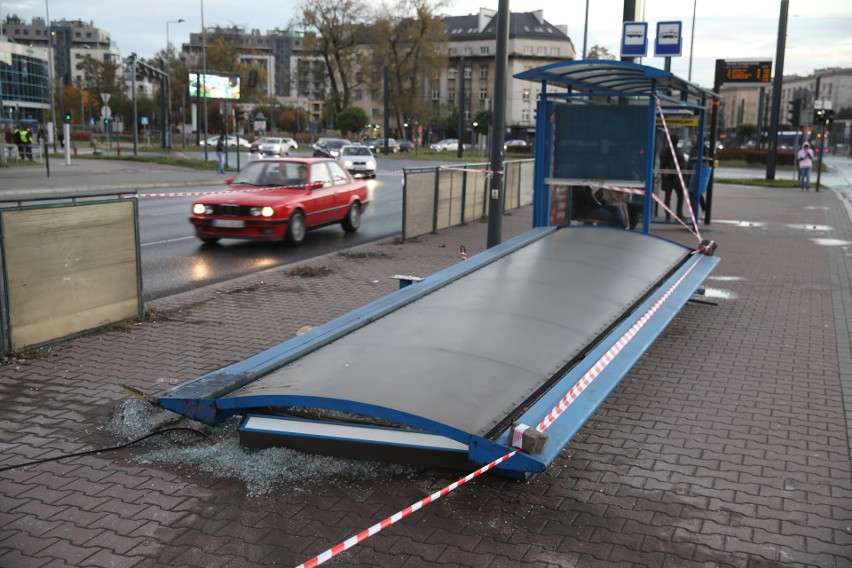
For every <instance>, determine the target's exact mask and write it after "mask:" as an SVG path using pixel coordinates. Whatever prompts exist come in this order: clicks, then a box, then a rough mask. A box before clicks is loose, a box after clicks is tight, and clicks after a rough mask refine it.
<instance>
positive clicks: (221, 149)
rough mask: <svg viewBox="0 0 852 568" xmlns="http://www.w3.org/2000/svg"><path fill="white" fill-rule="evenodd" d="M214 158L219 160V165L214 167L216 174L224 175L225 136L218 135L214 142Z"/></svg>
mask: <svg viewBox="0 0 852 568" xmlns="http://www.w3.org/2000/svg"><path fill="white" fill-rule="evenodd" d="M216 157H217V158H218V159H219V163H218V164H217V165H216V173H217V174H224V173H225V135H224V134H220V135H219V140H217V141H216Z"/></svg>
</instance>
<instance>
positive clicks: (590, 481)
mask: <svg viewBox="0 0 852 568" xmlns="http://www.w3.org/2000/svg"><path fill="white" fill-rule="evenodd" d="M529 214H530V213H529V210H528V209H526V210H523V211H521V212H519V213H516V214H515V215H512V216H510V217H507V218H506V219H505V221H504V229H505V231H504V236H506V237H508V236H510V235H511V234H516V233H517V232H520V231H522V230H524V229H525V228H526V227H527V226H528V224H529ZM714 216H715V218H716V221H715V222H714V224H713V225H712V226H711V227H708V228H704V229H703V231H704V233H705V237H708V238H713V239H716V240H717V241H718V242H719V243H720V250H719V254H720V256H721V257H722V263H721V264H720V266H719V268H718V269H717V271H716V272H715V274H714V275H713V276H712V279H711V280H709V281H708V282H707V287H708V291H709V292H710V293H711V296H714V297H720V298H721V299H719V300H718V302H719V305H718V306H717V307H709V306H706V305H701V304H690V305H687V306H686V307H685V308H684V310H683V311H682V313H681V314H680V315H679V316H678V317H677V318H676V319H675V321H674V322H673V324H672V325H671V326H670V327H669V329H668V330H667V331H666V332H665V333H664V334H663V335H662V336H661V337H660V339H659V340H658V341H657V342H656V343H655V344H654V345H653V346H652V348H651V349H650V350H649V352H648V353H647V354H646V355H645V357H644V358H643V359H642V360H641V361H640V362H639V363H638V364H637V365H636V366H635V367H634V369H633V370H632V371H631V372H630V373H629V374H628V376H627V377H626V378H625V379H624V381H622V383H621V385H619V387H618V388H617V389H616V390H615V391H614V392H613V393H612V395H611V396H610V398H609V399H608V401H607V402H606V403H605V404H604V405H603V406H602V407H601V409H600V410H599V411H598V412H597V413H596V414H595V415H594V416H593V417H592V419H591V420H590V421H589V422H588V423H587V425H586V426H585V427H584V428H583V429H582V430H581V432H580V433H579V435H578V436H577V437H576V438H575V440H574V441H573V442H572V443H571V444H570V445H569V446H568V448H566V450H565V451H564V453H563V455H562V456H561V457H560V458H559V459H558V460H557V461H556V462H555V463H554V464H553V465H552V466H551V467H550V468H549V469H548V470H547V471H546V472H545V473H544V474H541V475H539V476H538V477H536V478H533V479H532V480H530V481H528V482H525V483H518V482H513V481H509V480H506V479H502V478H499V477H485V478H481V479H479V480H477V481H476V482H474V483H473V484H470V485H468V486H465V487H463V488H462V489H460V490H458V491H456V492H454V493H453V494H451V495H450V496H448V497H446V498H444V499H442V500H440V501H438V502H437V503H435V504H433V505H431V506H429V507H428V508H426V509H424V510H422V511H419V512H417V513H415V514H414V515H412V516H411V517H409V518H407V519H405V520H404V521H402V522H400V523H398V524H396V525H394V526H393V527H391V528H389V529H387V530H385V531H383V532H382V533H380V534H378V535H376V536H374V537H372V538H370V539H368V540H367V541H366V542H364V543H362V544H361V545H359V546H358V547H356V548H354V549H352V550H351V551H349V552H347V553H345V554H344V555H343V556H341V557H340V558H338V559H335V560H332V561H330V562H329V563H328V565H332V566H334V565H337V566H404V567H425V566H471V567H479V566H482V567H489V568H497V567H509V566H532V567H549V566H734V567H762V566H767V567H768V566H832V567H844V566H852V561H850V558H852V553H851V552H850V551H852V480H850V471H852V468H850V458H849V436H848V421H847V419H846V415H845V413H844V406H843V405H844V400H846V401H847V404H848V401H849V400H850V396H852V393H850V389H852V385H850V383H849V375H850V367H852V365H850V345H849V336H848V327H849V321H850V316H852V306H850V300H849V298H850V294H849V287H850V281H852V274H850V272H852V263H850V262H849V252H848V251H849V246H848V244H847V245H846V246H824V245H820V244H817V243H816V242H815V241H814V240H813V239H814V238H818V237H833V238H837V239H842V240H845V241H852V223H850V221H849V218H848V216H847V215H845V214H843V211H842V209H841V208H840V207H839V205H838V200H837V198H836V197H835V196H834V195H833V194H832V193H830V192H821V193H819V194H815V193H809V194H803V193H800V192H798V191H795V190H772V189H759V188H744V187H732V186H722V185H720V186H718V187H717V202H716V204H715V206H714ZM793 225H802V226H793ZM806 225H811V226H813V225H830V226H831V227H832V229H831V230H828V231H818V230H813V229H809V228H806ZM656 231H657V232H658V233H659V234H662V235H664V236H667V237H670V238H674V239H677V240H681V241H683V242H685V243H689V244H692V243H691V242H690V237H689V235H687V234H686V233H685V232H684V231H683V230H682V229H678V228H676V227H674V226H666V227H662V228H659V229H656ZM484 242H485V225H483V224H472V225H468V226H466V227H461V228H457V229H452V230H448V231H444V232H442V233H440V234H438V235H429V236H426V237H423V238H421V239H420V240H419V241H418V242H414V243H406V244H395V243H394V242H393V241H385V242H381V243H374V244H370V245H365V246H362V247H358V248H356V249H353V250H352V251H349V253H347V254H344V255H340V254H334V255H329V256H326V257H322V258H320V259H316V260H313V261H310V262H307V263H302V266H308V267H311V268H314V269H315V270H314V271H313V272H314V273H316V274H319V275H317V276H313V277H307V276H298V275H295V274H294V273H293V272H292V268H293V267H292V266H290V267H285V268H282V269H276V270H273V271H268V272H264V273H260V274H256V275H252V276H248V277H244V278H241V279H239V280H235V281H232V282H228V283H223V284H220V285H216V286H211V287H207V288H204V289H201V290H196V291H193V292H189V293H186V294H182V295H180V296H175V297H171V298H165V299H162V300H159V301H157V302H155V303H153V305H151V306H149V307H152V308H153V311H152V316H153V317H152V318H151V320H150V321H145V322H142V323H139V324H136V325H132V326H126V327H125V326H118V327H116V329H113V330H111V331H106V332H103V333H98V334H93V335H88V336H85V337H81V338H77V339H74V340H69V341H66V342H63V343H60V344H57V345H54V346H52V347H50V348H46V349H43V350H40V351H38V352H35V353H32V354H31V355H32V358H30V359H22V360H14V361H11V362H8V363H7V364H6V365H3V366H2V367H0V401H2V408H3V409H4V412H3V414H2V416H0V424H2V428H0V449H2V453H0V467H3V466H7V465H11V464H15V463H20V462H22V461H26V460H33V459H39V458H43V457H46V456H51V455H55V454H57V453H64V452H72V451H78V450H84V449H90V448H98V447H106V446H109V445H112V444H115V443H116V442H117V441H119V440H117V437H116V435H115V434H114V433H113V432H112V431H110V429H109V428H108V427H107V426H106V425H107V424H109V423H110V420H111V417H112V415H113V414H115V412H116V411H117V409H118V408H119V405H120V404H121V403H122V402H123V401H125V400H126V394H125V392H124V391H123V390H122V389H121V388H120V386H119V385H120V384H127V385H131V386H134V387H136V388H138V389H141V390H143V391H145V392H149V393H155V392H158V391H161V390H164V389H165V388H167V387H168V386H170V385H173V384H177V383H179V382H182V381H184V380H187V379H190V378H194V377H196V376H198V375H200V374H202V373H204V372H207V371H210V370H212V369H215V368H219V367H221V366H223V365H226V364H228V363H231V362H233V361H236V360H239V359H242V358H244V357H246V356H248V355H250V354H253V353H256V352H257V351H259V350H262V349H264V348H266V347H269V346H271V345H274V344H276V343H278V342H280V341H282V340H284V339H286V338H288V337H291V336H292V335H293V334H294V333H295V332H296V331H297V330H298V329H299V328H301V327H303V326H305V325H317V324H320V323H322V322H324V321H327V320H329V319H331V318H333V317H335V316H337V315H340V314H341V313H343V312H345V311H348V310H349V309H351V308H353V307H356V306H359V305H363V304H364V303H365V302H368V301H370V300H372V299H374V298H377V297H380V296H382V295H384V294H387V293H388V292H390V291H392V290H393V289H395V288H396V283H395V281H392V280H390V279H389V278H388V277H389V276H390V275H392V274H397V273H406V274H419V275H427V274H429V273H432V272H434V271H435V270H438V269H440V268H442V267H444V266H447V265H449V264H452V263H454V262H458V259H459V254H458V246H459V245H460V244H463V245H465V247H466V248H467V250H468V251H469V253H471V254H474V253H476V252H479V251H481V250H482V249H483V248H484ZM323 267H325V268H327V270H319V269H321V268H323ZM710 299H713V298H710ZM248 322H250V325H249V324H248ZM844 384H845V387H846V388H845V390H844V388H843V385H844ZM847 408H849V410H850V411H852V406H847ZM159 444H160V446H163V445H165V446H169V445H184V444H199V442H195V441H194V440H187V439H186V438H185V437H175V438H173V439H169V440H161V441H160V442H159ZM145 451H147V449H146V448H132V449H125V450H120V451H118V452H111V453H102V454H98V455H91V456H86V457H80V458H74V459H70V460H66V461H59V462H49V463H45V464H42V465H39V466H33V467H29V468H25V469H13V470H8V471H4V472H0V567H4V568H18V567H23V568H28V567H51V568H58V567H61V566H104V567H106V566H118V567H124V566H127V567H130V566H133V567H155V566H199V567H202V566H203V567H216V566H229V567H241V566H273V565H276V566H277V565H285V566H286V565H295V564H298V563H299V562H302V561H304V560H306V559H307V558H309V557H311V556H313V555H314V554H316V553H319V552H321V551H323V550H325V549H326V548H328V547H329V546H331V545H334V544H336V543H337V542H339V541H340V540H342V539H344V538H347V537H349V536H351V535H352V534H354V533H355V532H357V531H360V530H361V529H363V528H366V527H368V526H370V525H372V524H373V523H375V522H377V521H378V520H380V519H382V518H384V517H385V516H387V515H389V514H392V513H394V512H396V511H397V510H399V509H401V508H403V507H405V506H407V505H409V504H410V503H412V502H414V501H416V500H418V499H420V498H422V497H423V496H425V495H426V494H428V493H431V492H432V491H435V490H437V489H439V488H440V487H443V486H444V485H445V484H446V483H448V482H450V481H453V480H455V479H456V478H457V477H458V476H457V475H456V474H455V473H453V472H446V471H439V470H432V469H405V470H402V471H396V470H392V469H391V468H378V469H376V470H373V472H372V473H369V474H364V475H363V476H361V477H359V476H346V475H335V476H331V477H329V476H327V475H325V474H323V473H322V472H318V473H314V474H311V475H308V476H306V477H303V478H298V479H290V480H288V481H287V482H286V483H278V484H276V485H275V486H274V487H273V489H272V491H269V492H261V493H258V494H254V493H252V492H250V491H249V490H248V487H247V485H246V483H244V482H243V481H240V480H238V479H235V478H233V477H228V476H225V477H222V476H219V475H214V474H212V473H208V472H206V471H204V470H202V469H200V468H198V467H195V466H193V465H182V466H181V465H174V464H172V465H169V464H165V463H160V462H154V463H148V464H145V463H140V462H138V461H135V460H134V458H135V457H136V456H138V455H140V454H143V453H144V452H145ZM292 459H293V461H294V462H296V461H298V459H296V458H292ZM258 467H259V466H258Z"/></svg>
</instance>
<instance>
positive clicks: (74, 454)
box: [0, 427, 213, 472]
mask: <svg viewBox="0 0 852 568" xmlns="http://www.w3.org/2000/svg"><path fill="white" fill-rule="evenodd" d="M177 431H189V432H193V433H195V434H198V435H200V436H204V437H205V438H207V440H208V441H210V442H212V441H213V440H212V439H211V438H210V436H208V435H207V434H205V433H204V432H201V431H200V430H196V429H194V428H186V427H175V428H164V429H162V430H157V431H156V432H151V433H150V434H146V435H144V436H142V437H141V438H137V439H135V440H132V441H130V442H127V443H126V444H121V445H119V446H112V447H110V448H102V449H98V450H86V451H85V452H76V453H73V454H65V455H61V456H55V457H52V458H44V459H41V460H36V461H31V462H25V463H19V464H17V465H8V466H5V467H0V472H2V471H8V470H10V469H17V468H19V467H29V466H31V465H38V464H41V463H46V462H51V461H57V460H62V459H66V458H77V457H80V456H87V455H89V454H99V453H101V452H112V451H115V450H121V449H123V448H127V447H129V446H132V445H134V444H138V443H139V442H141V441H143V440H147V439H148V438H152V437H154V436H159V435H160V434H166V433H168V432H177Z"/></svg>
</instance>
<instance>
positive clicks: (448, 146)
mask: <svg viewBox="0 0 852 568" xmlns="http://www.w3.org/2000/svg"><path fill="white" fill-rule="evenodd" d="M430 148H431V149H432V151H434V152H445V151H449V152H455V151H457V150H458V149H459V141H458V140H456V139H455V138H448V139H446V140H441V141H440V142H435V143H434V144H432V146H431V147H430Z"/></svg>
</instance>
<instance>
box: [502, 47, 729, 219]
mask: <svg viewBox="0 0 852 568" xmlns="http://www.w3.org/2000/svg"><path fill="white" fill-rule="evenodd" d="M515 78H517V79H525V80H529V81H535V82H538V83H540V84H541V92H540V97H539V100H538V102H537V107H536V112H537V114H536V140H535V174H534V190H533V191H534V197H533V203H534V205H533V207H534V210H533V219H534V221H533V222H534V225H535V226H536V227H542V226H547V225H551V224H554V225H565V224H571V223H572V222H574V221H576V220H577V218H578V217H577V211H575V210H574V209H576V208H577V200H576V199H574V197H575V196H573V195H572V192H573V190H574V189H576V188H578V187H590V188H592V189H597V188H603V189H606V190H608V191H618V192H623V193H629V194H631V195H632V196H634V197H632V199H631V202H632V203H633V204H635V205H640V204H641V208H640V207H636V210H637V211H638V210H640V209H641V231H642V232H643V233H649V232H650V223H651V219H652V210H653V207H652V206H653V205H654V196H653V188H654V176H655V172H657V168H656V167H655V161H656V158H657V156H658V155H659V153H660V151H671V150H670V147H669V143H670V140H671V139H670V136H669V130H670V129H671V128H672V126H671V125H691V126H692V127H693V128H694V129H695V134H696V136H697V140H699V141H704V140H705V127H706V111H707V109H708V106H709V105H711V104H718V102H719V95H717V94H716V93H714V92H712V91H710V90H708V89H705V88H703V87H700V86H698V85H696V84H694V83H690V82H688V81H685V80H683V79H681V78H679V77H677V76H675V75H673V74H672V73H671V72H669V71H665V70H663V69H657V68H654V67H648V66H646V65H639V64H636V63H630V62H625V61H610V60H581V61H565V62H559V63H553V64H550V65H544V66H542V67H536V68H534V69H529V70H526V71H523V72H521V73H518V74H516V75H515ZM661 142H662V143H663V148H662V149H660V148H659V146H660V143H661ZM706 143H707V142H704V143H699V144H696V145H695V150H696V151H695V152H693V153H694V154H695V155H693V156H691V157H690V158H691V159H690V162H691V163H692V162H694V164H695V166H694V167H693V170H692V172H690V173H691V174H692V175H689V176H688V179H689V180H690V181H689V183H688V186H687V188H686V189H687V192H684V193H688V194H689V197H690V199H689V200H688V201H686V204H687V205H690V204H691V211H692V215H689V214H688V212H687V213H686V216H688V217H691V219H692V223H693V224H696V223H695V219H697V218H698V212H699V203H700V201H701V196H702V193H703V192H704V190H706V189H707V186H708V180H709V178H710V174H711V171H712V170H711V168H710V164H707V163H705V161H706V160H705V154H706V151H705V144H706ZM672 175H674V174H672ZM678 175H679V178H680V180H681V183H684V184H685V185H686V183H685V182H686V179H687V177H686V176H685V175H684V174H683V172H679V173H678ZM711 198H712V188H711V190H710V193H708V195H707V196H706V201H707V206H708V207H709V201H710V199H711ZM686 221H689V220H688V219H687V220H686ZM637 228H638V226H637Z"/></svg>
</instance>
